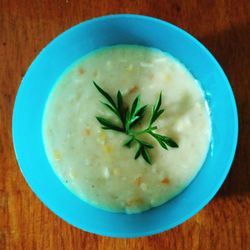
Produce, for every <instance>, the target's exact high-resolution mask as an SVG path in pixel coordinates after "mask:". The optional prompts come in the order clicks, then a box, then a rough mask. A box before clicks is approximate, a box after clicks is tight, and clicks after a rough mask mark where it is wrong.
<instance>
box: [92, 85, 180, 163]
mask: <svg viewBox="0 0 250 250" xmlns="http://www.w3.org/2000/svg"><path fill="white" fill-rule="evenodd" d="M93 83H94V85H95V87H96V88H97V90H98V91H99V92H100V93H101V94H102V95H103V96H104V97H105V98H106V100H107V101H108V102H109V103H105V102H101V103H102V104H103V105H104V106H105V107H107V108H108V109H109V110H110V111H111V112H112V113H114V114H115V115H116V116H117V117H118V118H119V119H120V123H121V124H120V125H121V126H119V125H116V124H114V123H113V122H111V121H109V120H107V119H105V118H103V117H99V116H97V117H96V119H97V120H98V122H99V123H100V124H101V125H102V128H103V129H106V130H114V131H118V132H121V133H124V134H126V135H127V136H128V139H127V140H126V141H125V142H124V144H123V145H124V146H126V147H128V148H130V147H131V145H132V144H135V143H136V144H137V145H138V148H137V151H136V154H135V156H134V158H135V159H137V158H138V157H139V156H142V158H143V159H144V160H145V161H146V162H147V163H149V164H150V165H151V164H152V159H151V156H150V154H149V150H150V149H152V148H154V145H153V144H151V143H148V142H146V141H144V140H141V139H140V135H142V134H148V135H150V136H152V137H153V138H154V139H155V140H156V141H157V142H158V143H159V144H160V146H161V147H162V148H164V149H166V150H168V147H172V148H178V144H177V143H176V142H175V141H174V140H173V139H171V138H169V137H167V136H165V135H161V134H158V133H156V132H155V130H156V129H157V127H156V126H152V124H153V123H154V122H155V121H156V120H157V119H158V118H159V116H160V115H161V114H162V113H163V112H164V109H160V108H161V103H162V94H161V93H160V95H159V97H158V98H157V100H156V102H155V104H154V106H153V107H152V113H151V118H150V121H149V125H148V127H147V128H146V129H143V130H140V131H135V130H134V129H132V127H134V126H135V125H137V124H138V123H139V122H140V121H141V120H142V119H143V118H144V115H145V113H146V110H147V105H144V106H142V107H141V106H140V95H138V96H137V97H136V98H135V100H134V101H133V103H132V106H131V109H130V108H129V107H126V106H125V105H124V100H123V96H122V93H121V91H120V90H118V92H117V95H116V102H117V104H116V103H115V101H114V100H113V99H112V97H111V96H110V95H109V94H108V93H107V92H106V91H105V90H103V89H102V88H101V87H100V86H98V85H97V84H96V83H95V82H94V81H93Z"/></svg>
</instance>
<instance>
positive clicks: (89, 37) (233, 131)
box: [12, 15, 238, 237]
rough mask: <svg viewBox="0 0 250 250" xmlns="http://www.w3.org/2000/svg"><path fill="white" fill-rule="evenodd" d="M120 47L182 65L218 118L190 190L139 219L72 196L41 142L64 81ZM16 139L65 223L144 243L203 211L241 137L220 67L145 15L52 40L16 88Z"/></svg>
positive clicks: (38, 190)
mask: <svg viewBox="0 0 250 250" xmlns="http://www.w3.org/2000/svg"><path fill="white" fill-rule="evenodd" d="M115 44H138V45H144V46H150V47H155V48H158V49H161V50H163V51H166V52H168V53H170V54H172V55H173V56H174V57H176V58H177V59H179V60H180V61H181V62H182V63H183V64H184V65H186V67H187V68H188V69H189V70H190V71H191V73H192V74H193V75H194V76H195V78H197V79H198V80H199V82H200V84H201V87H202V89H203V90H204V92H205V94H206V98H207V101H208V105H209V108H210V111H211V119H212V143H211V146H210V150H209V153H208V155H207V158H206V161H205V163H204V165H203V166H202V168H201V170H200V172H199V173H198V175H197V176H196V177H195V178H194V180H193V181H192V182H191V184H190V185H189V186H188V187H187V188H186V189H185V190H184V191H183V192H182V193H181V194H179V195H178V196H177V197H175V198H174V199H172V200H171V201H169V202H167V203H165V204H164V205H162V206H160V207H157V208H154V209H151V210H149V211H147V212H144V213H141V214H135V215H126V214H119V213H111V212H106V211H103V210H101V209H98V208H95V207H92V206H91V205H89V204H87V203H85V202H83V201H82V200H80V199H79V198H78V197H76V196H75V195H74V194H73V193H72V192H70V191H69V190H68V189H67V188H66V187H65V186H64V185H63V184H62V183H61V181H60V180H59V178H58V177H57V176H56V175H55V173H54V171H53V170H52V168H51V166H50V164H49V162H48V159H47V157H46V154H45V150H44V145H43V141H42V117H43V112H44V107H45V103H46V101H47V98H48V95H49V93H50V91H51V89H52V87H53V85H54V84H55V82H56V80H57V79H58V77H59V76H60V75H61V74H62V73H63V72H64V71H65V69H66V68H67V67H68V66H69V65H71V64H72V63H74V62H75V61H76V60H78V59H79V58H80V57H82V56H84V55H85V54H87V53H89V52H90V51H92V50H95V49H98V48H100V47H103V46H110V45H115ZM12 133H13V141H14V147H15V152H16V156H17V160H18V163H19V165H20V169H21V171H22V173H23V175H24V177H25V179H26V181H27V182H28V184H29V186H30V187H31V189H32V190H33V191H34V192H35V194H36V195H37V196H38V197H39V198H40V199H41V201H43V203H44V204H45V205H46V206H47V207H48V208H49V209H51V210H52V211H53V212H54V213H55V214H57V215H58V216H60V217H61V218H62V219H63V220H65V221H67V222H68V223H70V224H72V225H74V226H75V227H77V228H80V229H83V230H85V231H88V232H92V233H96V234H100V235H106V236H112V237H139V236H146V235H152V234H156V233H159V232H162V231H164V230H168V229H170V228H173V227H175V226H177V225H179V224H181V223H182V222H184V221H185V220H187V219H188V218H190V217H191V216H193V215H194V214H195V213H197V212H198V211H199V210H200V209H201V208H203V207H204V206H205V205H206V204H207V203H208V202H209V201H210V200H211V199H212V198H213V196H214V195H215V193H216V192H217V191H218V189H219V188H220V186H221V185H222V183H223V181H224V180H225V178H226V175H227V174H228V171H229V169H230V166H231V163H232V160H233V157H234V154H235V149H236V144H237V137H238V117H237V109H236V104H235V99H234V96H233V92H232V89H231V87H230V84H229V82H228V80H227V78H226V76H225V74H224V72H223V70H222V69H221V67H220V65H219V64H218V62H217V61H216V60H215V59H214V57H213V56H212V55H211V54H210V52H209V51H208V50H207V49H206V48H205V47H204V46H203V45H202V44H201V43H200V42H198V41H197V40H196V39H195V38H194V37H192V36H191V35H189V34H188V33H186V32H185V31H183V30H181V29H180V28H177V27H176V26H174V25H172V24H169V23H167V22H164V21H161V20H158V19H155V18H151V17H146V16H139V15H111V16H104V17H100V18H95V19H92V20H90V21H87V22H84V23H81V24H79V25H76V26H74V27H73V28H71V29H69V30H67V31H66V32H64V33H62V34H61V35H59V36H58V37H57V38H56V39H54V40H53V41H52V42H51V43H49V45H48V46H47V47H45V49H43V50H42V52H41V53H40V54H39V55H38V56H37V58H36V59H35V60H34V62H33V63H32V64H31V66H30V67H29V69H28V71H27V73H26V75H25V77H24V78H23V81H22V84H21V86H20V88H19V90H18V94H17V97H16V101H15V107H14V112H13V124H12Z"/></svg>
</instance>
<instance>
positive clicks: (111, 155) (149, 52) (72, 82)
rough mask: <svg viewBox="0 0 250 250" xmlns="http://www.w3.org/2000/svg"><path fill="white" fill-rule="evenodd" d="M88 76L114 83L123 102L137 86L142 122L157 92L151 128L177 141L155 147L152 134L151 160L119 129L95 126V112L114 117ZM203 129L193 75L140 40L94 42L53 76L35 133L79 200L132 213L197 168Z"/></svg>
mask: <svg viewBox="0 0 250 250" xmlns="http://www.w3.org/2000/svg"><path fill="white" fill-rule="evenodd" d="M93 81H95V82H96V83H97V84H98V85H100V86H101V87H102V88H103V89H104V90H106V91H107V92H108V93H110V95H111V96H113V97H115V96H116V93H117V91H118V90H120V91H121V93H122V94H123V98H124V100H126V102H127V103H128V104H130V105H131V103H132V102H133V100H134V99H135V97H136V96H137V95H138V94H140V96H141V103H142V105H144V104H148V108H147V112H146V114H145V117H144V119H143V120H142V122H141V124H140V125H139V126H138V127H135V130H136V129H139V128H140V127H141V128H144V127H145V126H146V123H147V121H148V119H149V116H150V112H151V108H152V106H153V104H154V103H155V101H156V100H157V97H158V96H159V94H160V92H162V108H163V109H164V110H165V112H164V113H163V114H162V115H161V116H160V117H159V118H158V119H157V121H156V122H155V125H156V126H157V130H156V132H157V133H160V134H162V135H166V136H169V137H170V138H172V139H173V140H174V141H176V142H177V144H178V145H179V147H178V148H171V147H169V150H165V149H163V148H162V147H161V146H160V145H159V143H158V142H157V141H156V140H154V138H152V137H150V136H149V135H146V136H145V137H144V139H145V140H147V141H148V142H150V143H152V144H153V146H154V148H153V149H150V152H149V153H150V155H151V158H152V165H150V164H148V163H147V162H146V161H145V160H144V159H143V158H142V157H139V158H138V159H137V160H135V159H134V155H135V152H136V145H132V146H131V148H127V147H124V146H123V144H124V141H125V140H126V138H127V136H126V134H124V133H119V132H116V131H112V130H103V129H102V128H101V125H100V123H99V122H98V121H97V120H96V116H102V117H105V118H107V119H110V120H112V121H115V122H117V120H116V118H115V116H114V114H112V113H111V112H110V110H108V109H107V108H106V107H105V106H104V105H102V104H101V103H100V100H101V101H104V100H105V99H104V98H103V96H102V95H101V94H100V93H99V92H98V91H97V89H96V88H95V86H94V84H93ZM210 136H211V126H210V116H209V111H208V109H207V105H206V101H205V99H204V96H203V93H202V91H201V89H200V87H199V85H198V83H197V80H195V79H194V77H193V76H192V75H191V74H190V72H189V71H188V70H187V69H186V68H185V67H184V66H183V65H182V64H181V63H180V62H178V61H177V60H176V59H174V58H173V57H171V56H170V55H168V54H166V53H163V52H161V51H160V50H156V49H151V48H146V47H141V46H132V45H124V46H113V47H108V48H104V49H100V50H97V51H95V52H92V53H90V54H89V55H87V56H85V57H84V58H83V59H81V60H80V61H78V62H77V63H75V64H74V65H73V66H72V67H71V68H70V69H69V70H67V72H66V73H65V74H63V76H62V77H61V78H60V79H59V80H58V83H57V84H56V86H55V88H54V89H53V91H52V92H51V94H50V96H49V99H48V102H47V106H46V109H45V114H44V122H43V137H44V143H45V148H46V153H47V156H48V159H49V161H50V163H51V165H52V167H53V168H54V171H55V172H56V174H57V175H58V176H59V177H60V179H61V180H62V182H63V183H64V184H65V185H66V186H67V187H68V188H69V189H70V190H71V191H73V192H74V193H75V194H76V195H77V196H78V197H80V198H81V199H83V200H84V201H86V202H88V203H90V204H92V205H94V206H96V207H100V208H103V209H106V210H109V211H114V212H126V213H138V212H142V211H145V210H147V209H149V208H151V207H155V206H158V205H161V204H163V203H164V202H166V201H168V200H169V199H171V198H172V197H174V196H175V195H177V194H178V193H179V192H180V191H182V190H183V189H184V188H185V187H186V186H187V185H188V184H189V183H190V181H191V180H192V179H193V178H194V176H195V175H196V174H197V172H198V171H199V169H200V167H201V166H202V163H203V161H204V159H205V157H206V154H207V152H208V148H209V142H210Z"/></svg>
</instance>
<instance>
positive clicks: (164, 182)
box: [161, 177, 170, 185]
mask: <svg viewBox="0 0 250 250" xmlns="http://www.w3.org/2000/svg"><path fill="white" fill-rule="evenodd" d="M161 183H162V184H164V185H169V184H170V180H169V178H168V177H165V178H163V179H162V180H161Z"/></svg>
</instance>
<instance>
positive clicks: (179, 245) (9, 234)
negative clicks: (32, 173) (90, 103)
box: [0, 0, 250, 250]
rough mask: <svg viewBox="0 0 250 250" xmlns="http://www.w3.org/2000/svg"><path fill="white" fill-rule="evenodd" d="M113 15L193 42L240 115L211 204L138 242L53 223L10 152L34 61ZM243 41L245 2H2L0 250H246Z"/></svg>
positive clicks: (248, 54) (247, 90)
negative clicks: (218, 70) (80, 28)
mask: <svg viewBox="0 0 250 250" xmlns="http://www.w3.org/2000/svg"><path fill="white" fill-rule="evenodd" d="M177 2H178V3H177ZM111 13H137V14H144V15H150V16H155V17H158V18H161V19H164V20H167V21H169V22H171V23H174V24H176V25H178V26H180V27H182V28H184V29H185V30H187V31H188V32H190V33H191V34H193V35H194V36H196V37H197V38H198V39H199V40H200V41H201V42H203V43H204V44H205V45H206V46H207V47H208V48H209V49H210V50H211V52H212V53H213V54H214V55H215V57H216V58H217V59H218V60H219V62H220V63H221V64H222V66H223V68H224V69H225V71H226V73H227V75H228V77H229V80H230V82H231V84H232V87H233V90H234V93H235V96H236V100H237V104H238V110H239V121H240V136H239V145H238V149H237V154H236V158H235V160H234V163H233V167H232V170H231V171H230V174H229V176H228V178H227V180H226V182H225V183H224V185H223V187H222V188H221V190H220V191H219V192H218V194H217V195H216V197H215V198H214V199H213V200H212V201H211V202H210V203H209V205H207V206H206V207H205V208H204V209H203V210H202V211H201V212H200V213H198V214H197V215H196V216H194V217H193V218H192V219H190V220H188V221H187V222H186V223H184V224H182V225H181V226H178V227H177V228H174V229H172V230H170V231H168V232H164V233H161V234H158V235H155V236H151V237H144V238H138V239H112V238H108V237H101V236H97V235H94V234H89V233H86V232H83V231H80V230H78V229H75V228H73V227H72V226H70V225H68V224H67V223H65V222H64V221H62V220H61V219H59V218H58V217H57V216H56V215H54V214H53V213H52V212H51V211H50V210H48V209H47V208H46V207H45V206H44V205H43V204H42V203H41V202H40V201H39V200H38V198H37V197H36V196H35V195H34V194H33V193H32V191H31V190H30V189H29V187H28V185H27V183H26V182H25V180H24V179H23V177H22V174H21V172H20V171H19V168H18V165H17V162H16V159H15V155H14V151H13V146H12V137H11V117H12V109H13V103H14V99H15V95H16V91H17V89H18V86H19V84H20V81H21V79H22V76H23V75H24V74H25V71H26V70H27V68H28V66H29V64H30V63H31V62H32V60H33V59H34V58H35V56H36V55H37V53H38V52H39V51H40V50H41V49H42V48H43V47H44V46H45V45H46V44H47V43H48V42H50V41H51V40H52V39H53V38H54V37H55V36H57V35H58V34H59V33H61V32H62V31H64V30H65V29H67V28H69V27H71V26H72V25H75V24H77V23H79V22H81V21H84V20H86V19H89V18H92V17H95V16H100V15H105V14H111ZM249 34H250V4H249V1H248V0H238V1H236V0H235V1H229V0H228V1H227V0H218V1H212V0H211V1H209V0H201V1H198V0H197V1H194V0H190V1H185V0H182V1H164V0H158V1H154V0H145V1H143V0H142V1H139V0H134V1H115V0H109V1H104V0H103V1H98V0H92V1H79V0H78V1H77V0H76V1H73V0H53V1H51V0H37V1H32V0H30V1H28V0H9V1H8V0H0V59H1V62H0V131H1V133H0V156H1V165H0V170H1V174H0V249H4V250H6V249H7V250H8V249H15V250H16V249H25V250H26V249H28V250H29V249H39V250H40V249H56V250H58V249H67V250H68V249H90V250H95V249H100V250H107V249H108V250H109V249H110V250H112V249H114V250H115V249H117V250H120V249H129V250H133V249H136V250H140V249H188V250H190V249H203V250H206V249H208V250H210V249H223V250H228V249H229V250H230V249H232V250H235V249H237V250H241V249H243V250H247V249H250V158H249V148H250V139H249V138H250V137H249V133H250V85H249V79H250V71H249V67H250V59H249V58H250V46H249V44H250V37H249ZM225 122H226V121H225ZM225 143H226V142H225Z"/></svg>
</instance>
